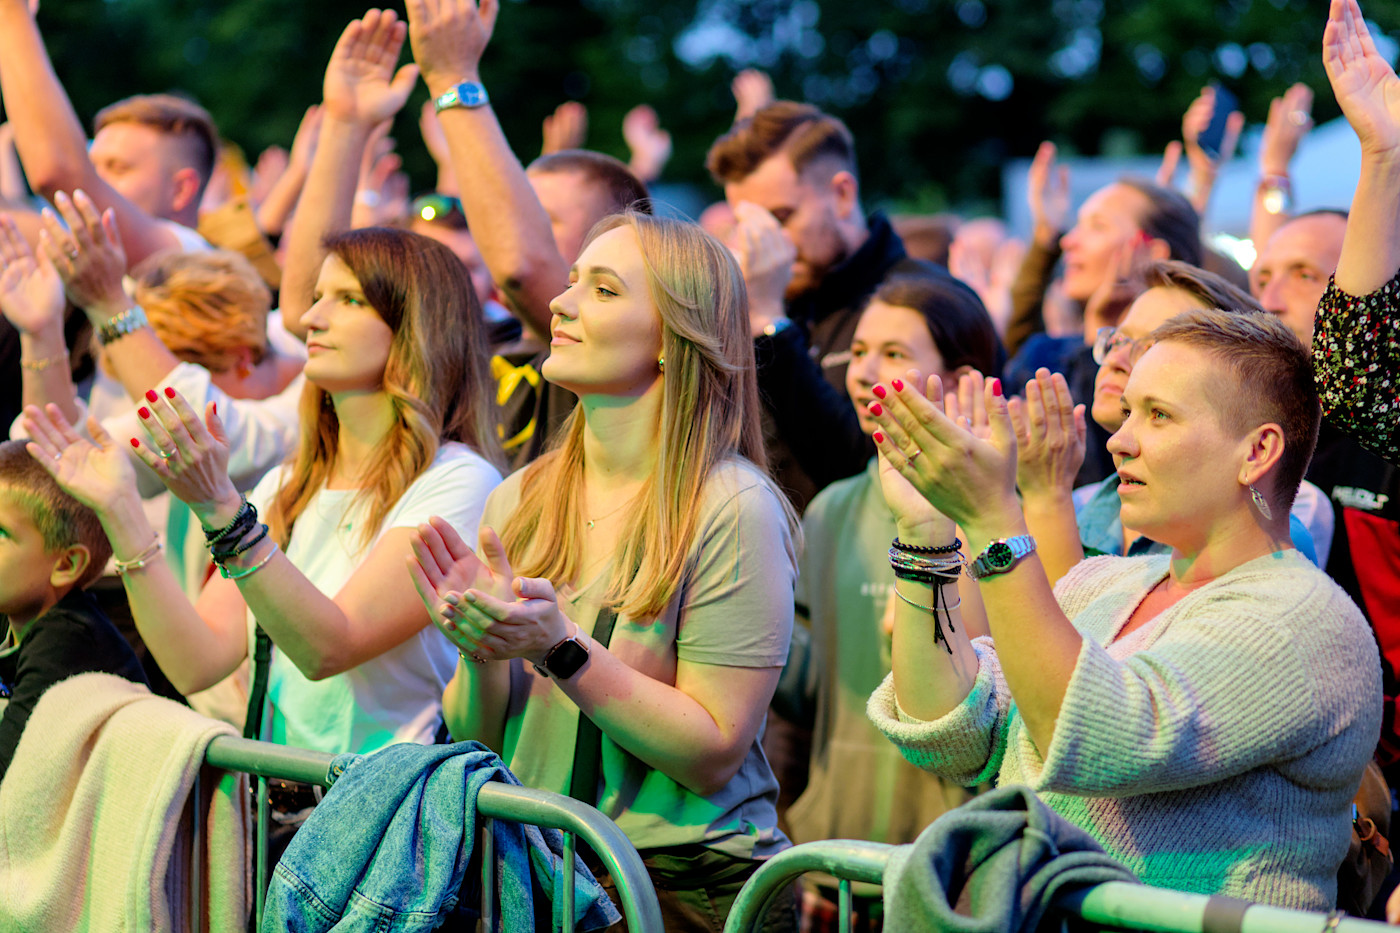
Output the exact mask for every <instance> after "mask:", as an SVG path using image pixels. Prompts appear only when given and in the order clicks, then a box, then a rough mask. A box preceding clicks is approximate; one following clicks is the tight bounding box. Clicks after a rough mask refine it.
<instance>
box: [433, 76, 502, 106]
mask: <svg viewBox="0 0 1400 933" xmlns="http://www.w3.org/2000/svg"><path fill="white" fill-rule="evenodd" d="M490 99H491V98H489V97H487V96H486V88H485V87H484V86H482V84H481V82H480V81H463V82H462V83H461V84H454V85H453V86H452V87H450V88H448V89H447V91H446V93H444V94H443V95H442V96H440V97H438V98H436V99H435V100H434V101H433V109H434V110H436V111H437V112H438V113H442V112H443V111H444V110H451V109H452V108H453V107H465V108H467V109H468V110H472V109H474V108H476V107H481V106H483V105H485V104H486V102H487V101H489V100H490Z"/></svg>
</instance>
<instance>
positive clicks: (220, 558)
mask: <svg viewBox="0 0 1400 933" xmlns="http://www.w3.org/2000/svg"><path fill="white" fill-rule="evenodd" d="M258 527H259V528H261V529H262V531H259V532H258V533H257V534H256V535H254V536H253V537H252V538H249V539H247V540H245V541H243V543H241V544H239V545H238V546H237V547H235V548H233V549H232V550H229V551H216V550H213V549H210V552H209V556H210V557H212V558H213V559H214V563H216V564H222V563H223V562H224V561H226V560H229V559H231V558H234V557H237V556H238V555H239V554H242V553H243V552H244V551H248V550H251V549H252V548H253V546H254V545H256V544H257V543H258V542H259V541H261V540H262V539H263V538H266V537H267V526H266V525H259V526H258Z"/></svg>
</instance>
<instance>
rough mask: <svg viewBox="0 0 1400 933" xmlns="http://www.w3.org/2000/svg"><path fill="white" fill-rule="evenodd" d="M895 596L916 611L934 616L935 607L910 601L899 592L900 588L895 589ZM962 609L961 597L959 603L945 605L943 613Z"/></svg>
mask: <svg viewBox="0 0 1400 933" xmlns="http://www.w3.org/2000/svg"><path fill="white" fill-rule="evenodd" d="M894 595H896V596H898V597H899V598H900V599H902V600H904V601H905V602H906V603H908V604H909V605H911V606H913V607H914V608H915V609H918V610H920V611H922V612H927V613H928V614H929V615H932V614H933V607H932V606H925V605H924V604H923V603H916V602H914V600H912V599H910V598H909V597H908V596H905V595H904V594H903V593H901V592H900V591H899V588H898V587H895V591H894ZM960 608H962V597H961V596H959V597H958V601H957V602H955V603H948V604H945V605H944V606H943V611H944V612H952V611H953V610H954V609H960ZM950 627H951V623H950Z"/></svg>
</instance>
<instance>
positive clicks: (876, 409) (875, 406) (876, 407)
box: [870, 402, 885, 415]
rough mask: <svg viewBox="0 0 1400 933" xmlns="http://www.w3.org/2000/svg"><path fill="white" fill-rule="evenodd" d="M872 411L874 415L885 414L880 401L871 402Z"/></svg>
mask: <svg viewBox="0 0 1400 933" xmlns="http://www.w3.org/2000/svg"><path fill="white" fill-rule="evenodd" d="M870 413H871V414H872V415H883V414H884V413H885V409H884V408H883V407H882V406H881V405H880V403H879V402H871V403H870Z"/></svg>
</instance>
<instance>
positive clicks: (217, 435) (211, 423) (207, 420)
mask: <svg viewBox="0 0 1400 933" xmlns="http://www.w3.org/2000/svg"><path fill="white" fill-rule="evenodd" d="M204 425H205V427H207V428H208V429H209V435H210V436H211V437H213V438H214V440H215V441H217V442H218V443H219V444H220V445H222V446H224V447H227V446H229V442H228V432H227V431H225V430H224V421H223V419H222V418H220V417H219V403H218V402H210V403H209V404H208V405H206V406H205V407H204Z"/></svg>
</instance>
